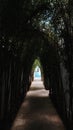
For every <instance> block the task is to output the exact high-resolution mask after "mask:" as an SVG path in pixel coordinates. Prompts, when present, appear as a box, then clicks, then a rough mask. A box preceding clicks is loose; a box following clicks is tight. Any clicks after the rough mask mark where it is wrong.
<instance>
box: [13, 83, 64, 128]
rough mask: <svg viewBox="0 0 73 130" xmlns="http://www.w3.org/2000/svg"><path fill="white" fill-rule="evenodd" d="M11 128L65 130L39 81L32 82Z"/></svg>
mask: <svg viewBox="0 0 73 130" xmlns="http://www.w3.org/2000/svg"><path fill="white" fill-rule="evenodd" d="M11 130H65V128H64V125H63V123H62V121H61V119H60V117H59V115H58V113H57V112H56V109H55V108H54V106H53V104H52V102H51V100H50V98H49V91H46V90H45V89H44V86H43V83H42V82H41V81H34V82H32V85H31V89H30V91H29V92H28V93H27V96H26V98H25V99H24V102H23V104H22V105H21V108H20V110H19V112H18V114H17V117H16V119H15V121H14V123H13V126H12V128H11Z"/></svg>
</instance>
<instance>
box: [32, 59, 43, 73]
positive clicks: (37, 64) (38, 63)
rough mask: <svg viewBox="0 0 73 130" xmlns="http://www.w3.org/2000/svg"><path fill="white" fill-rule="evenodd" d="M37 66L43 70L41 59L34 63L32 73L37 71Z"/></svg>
mask: <svg viewBox="0 0 73 130" xmlns="http://www.w3.org/2000/svg"><path fill="white" fill-rule="evenodd" d="M37 66H39V67H40V69H42V67H41V63H40V60H39V58H38V59H35V61H34V63H33V66H32V72H34V70H35V68H36V67H37Z"/></svg>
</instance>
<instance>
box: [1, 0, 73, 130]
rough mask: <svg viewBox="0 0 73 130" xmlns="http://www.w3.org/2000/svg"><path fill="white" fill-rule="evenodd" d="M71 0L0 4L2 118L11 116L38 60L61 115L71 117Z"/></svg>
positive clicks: (8, 0)
mask: <svg viewBox="0 0 73 130" xmlns="http://www.w3.org/2000/svg"><path fill="white" fill-rule="evenodd" d="M72 5H73V2H72V1H71V0H70V1H65V0H61V1H55V0H53V1H51V0H44V1H42V0H37V1H36V0H30V1H29V2H28V0H18V1H17V0H3V1H1V3H0V122H1V124H2V123H7V121H12V120H13V119H14V117H15V114H14V115H13V113H16V112H17V111H18V109H19V107H20V105H21V103H22V101H23V99H24V97H25V96H26V94H27V92H28V91H29V89H30V85H31V83H32V80H33V76H32V66H33V63H34V61H35V60H36V59H39V60H40V63H41V66H42V70H43V83H44V86H45V89H46V90H49V93H50V98H51V99H52V101H53V103H54V104H55V106H56V109H57V110H58V112H59V114H60V115H61V117H62V119H63V120H64V122H65V123H66V125H67V126H68V128H69V129H70V128H72V127H73V126H72V121H73V7H72Z"/></svg>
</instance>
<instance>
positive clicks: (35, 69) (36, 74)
mask: <svg viewBox="0 0 73 130" xmlns="http://www.w3.org/2000/svg"><path fill="white" fill-rule="evenodd" d="M32 74H33V80H34V81H35V80H36V81H39V80H40V81H41V80H42V77H43V71H42V66H41V63H40V60H39V58H37V59H35V61H34V63H33V66H32Z"/></svg>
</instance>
